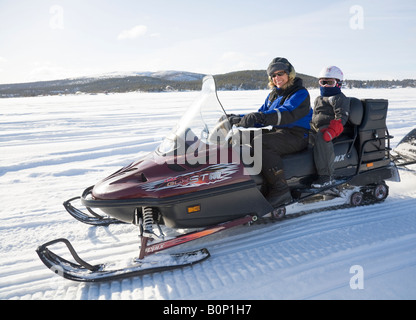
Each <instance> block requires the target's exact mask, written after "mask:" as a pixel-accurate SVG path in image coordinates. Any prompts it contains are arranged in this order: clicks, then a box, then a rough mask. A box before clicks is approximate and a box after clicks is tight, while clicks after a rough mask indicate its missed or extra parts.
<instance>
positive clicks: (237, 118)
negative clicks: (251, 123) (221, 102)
mask: <svg viewBox="0 0 416 320" xmlns="http://www.w3.org/2000/svg"><path fill="white" fill-rule="evenodd" d="M227 118H228V121H229V122H230V123H231V125H235V124H237V123H239V122H240V120H241V117H240V116H237V115H235V114H227Z"/></svg>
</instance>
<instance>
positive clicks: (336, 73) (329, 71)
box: [319, 66, 344, 81]
mask: <svg viewBox="0 0 416 320" xmlns="http://www.w3.org/2000/svg"><path fill="white" fill-rule="evenodd" d="M319 78H332V79H338V80H339V81H343V80H344V74H343V73H342V71H341V69H340V68H338V67H336V66H329V67H325V68H323V69H322V70H321V73H320V74H319Z"/></svg>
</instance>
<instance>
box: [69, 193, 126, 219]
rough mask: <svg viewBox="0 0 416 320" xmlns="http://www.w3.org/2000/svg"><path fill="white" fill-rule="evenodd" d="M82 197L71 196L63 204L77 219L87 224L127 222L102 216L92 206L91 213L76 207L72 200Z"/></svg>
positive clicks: (89, 209) (89, 210)
mask: <svg viewBox="0 0 416 320" xmlns="http://www.w3.org/2000/svg"><path fill="white" fill-rule="evenodd" d="M79 199H81V197H75V198H71V199H69V200H66V201H65V202H64V203H63V205H64V207H65V209H66V211H67V212H68V213H69V214H70V215H71V216H72V217H74V218H75V219H77V220H78V221H81V222H82V223H85V224H89V225H92V226H108V225H110V224H122V223H125V222H123V221H120V220H117V219H114V218H109V217H105V216H102V215H100V214H98V213H96V212H95V211H93V210H92V209H91V208H88V207H86V208H87V210H88V212H89V213H90V214H87V213H85V212H83V211H81V210H79V209H77V208H75V207H74V206H73V205H72V204H71V202H73V201H75V200H79Z"/></svg>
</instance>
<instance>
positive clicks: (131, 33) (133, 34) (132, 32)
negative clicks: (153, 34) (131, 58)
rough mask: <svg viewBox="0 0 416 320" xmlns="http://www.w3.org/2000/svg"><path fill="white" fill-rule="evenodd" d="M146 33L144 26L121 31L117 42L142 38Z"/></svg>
mask: <svg viewBox="0 0 416 320" xmlns="http://www.w3.org/2000/svg"><path fill="white" fill-rule="evenodd" d="M146 33H147V27H146V26H144V25H139V26H135V27H133V28H131V29H128V30H123V31H122V32H121V33H120V34H119V35H118V39H119V40H125V39H136V38H139V37H142V36H144V35H145V34H146Z"/></svg>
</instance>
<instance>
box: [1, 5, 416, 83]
mask: <svg viewBox="0 0 416 320" xmlns="http://www.w3.org/2000/svg"><path fill="white" fill-rule="evenodd" d="M415 52H416V1H414V0H394V1H390V0H377V1H374V0H354V1H349V0H339V1H337V0H332V1H326V0H322V1H319V2H318V1H306V0H302V1H287V0H285V1H280V0H275V1H263V0H255V1H248V0H238V1H235V0H220V1H218V0H209V1H196V0H152V1H149V0H146V1H142V0H134V1H133V0H117V1H110V0H107V1H103V0H82V1H80V0H54V1H48V0H0V83H14V82H28V81H38V80H50V79H62V78H68V77H77V76H88V75H96V74H102V73H109V72H129V71H160V70H184V71H191V72H201V73H206V74H218V73H225V72H230V71H237V70H244V69H266V68H267V65H268V64H269V62H270V61H271V60H272V59H273V58H274V57H278V56H282V57H286V58H287V59H289V60H290V61H291V62H292V64H293V65H294V66H295V69H296V70H297V71H299V72H301V73H306V74H310V75H315V76H316V75H317V74H318V73H319V71H320V70H321V69H322V67H324V66H325V65H337V66H339V67H340V68H341V69H343V71H344V74H345V77H346V78H347V79H363V80H365V79H406V78H413V79H415V78H416V59H415V57H416V55H415Z"/></svg>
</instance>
